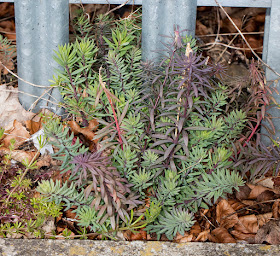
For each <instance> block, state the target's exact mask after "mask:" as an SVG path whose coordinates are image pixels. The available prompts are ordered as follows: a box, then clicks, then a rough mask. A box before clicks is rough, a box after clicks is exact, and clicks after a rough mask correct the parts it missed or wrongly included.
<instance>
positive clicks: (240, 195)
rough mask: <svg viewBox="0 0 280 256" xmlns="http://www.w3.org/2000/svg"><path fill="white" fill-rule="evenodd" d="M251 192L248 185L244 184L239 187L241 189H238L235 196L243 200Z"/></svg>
mask: <svg viewBox="0 0 280 256" xmlns="http://www.w3.org/2000/svg"><path fill="white" fill-rule="evenodd" d="M250 192H251V189H250V188H249V187H248V186H247V185H244V186H242V187H240V188H239V191H236V193H235V196H236V198H237V199H238V200H240V201H242V200H244V199H248V196H249V195H250Z"/></svg>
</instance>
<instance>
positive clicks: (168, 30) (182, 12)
mask: <svg viewBox="0 0 280 256" xmlns="http://www.w3.org/2000/svg"><path fill="white" fill-rule="evenodd" d="M142 6H143V16H142V27H143V30H142V33H143V34H142V50H143V60H155V59H156V58H158V57H159V56H160V53H159V52H158V51H159V50H161V49H163V48H164V47H163V45H162V44H161V43H160V42H164V43H166V42H167V41H168V40H170V39H168V38H164V37H162V35H167V36H171V35H172V36H173V35H174V25H179V26H180V29H181V30H183V29H186V30H187V31H186V32H185V34H188V35H192V36H194V35H195V21H196V8H197V0H176V1H174V0H152V1H151V0H143V2H142Z"/></svg>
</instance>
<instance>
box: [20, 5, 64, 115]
mask: <svg viewBox="0 0 280 256" xmlns="http://www.w3.org/2000/svg"><path fill="white" fill-rule="evenodd" d="M15 20H16V34H17V59H18V75H19V77H20V78H22V79H24V80H25V81H27V82H29V83H32V84H35V85H40V86H42V87H38V86H33V85H31V84H29V83H27V82H25V81H22V80H19V81H18V87H19V91H24V92H25V93H24V94H20V95H19V100H20V102H21V104H22V105H23V107H24V108H25V109H29V108H30V107H31V106H32V104H33V103H34V102H36V100H37V99H38V97H41V95H43V96H42V98H40V100H39V101H38V103H37V104H36V106H35V108H34V109H33V111H34V112H37V111H39V110H40V109H41V108H43V107H48V108H51V110H52V111H54V112H57V113H61V112H62V111H61V110H59V108H58V106H57V105H55V104H51V103H50V102H49V101H53V102H56V103H58V102H59V101H61V96H60V94H59V92H58V90H57V89H52V90H50V91H49V94H51V95H49V94H48V93H47V94H44V93H45V92H46V90H49V89H50V88H49V87H48V86H49V85H50V82H49V81H48V80H49V79H51V78H52V77H53V75H54V69H55V68H58V65H57V64H56V62H55V61H54V60H53V57H52V56H53V54H54V50H56V49H57V47H58V45H61V44H65V43H67V42H68V40H69V0H59V1H58V0H38V1H34V0H15ZM44 86H45V87H44ZM46 86H47V87H46ZM30 95H34V96H30ZM48 100H49V101H48ZM33 105H34V104H33Z"/></svg>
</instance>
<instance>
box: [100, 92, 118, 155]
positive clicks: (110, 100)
mask: <svg viewBox="0 0 280 256" xmlns="http://www.w3.org/2000/svg"><path fill="white" fill-rule="evenodd" d="M104 91H105V94H106V96H107V98H108V100H109V102H110V105H111V108H112V111H113V115H114V119H115V123H116V128H117V131H118V135H119V142H120V144H121V148H122V150H123V141H122V137H121V129H120V125H119V122H118V118H117V114H116V111H115V108H114V105H113V102H112V99H111V97H110V95H109V94H108V93H107V91H106V90H104Z"/></svg>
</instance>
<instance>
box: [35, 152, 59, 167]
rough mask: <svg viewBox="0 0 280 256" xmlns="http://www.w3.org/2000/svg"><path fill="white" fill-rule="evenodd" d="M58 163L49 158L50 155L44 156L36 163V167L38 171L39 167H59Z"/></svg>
mask: <svg viewBox="0 0 280 256" xmlns="http://www.w3.org/2000/svg"><path fill="white" fill-rule="evenodd" d="M59 164H60V161H58V160H55V159H53V158H52V157H51V155H46V154H44V155H43V156H42V157H40V158H39V159H38V161H37V163H36V165H37V167H38V168H39V169H40V168H41V167H43V166H45V167H50V166H56V165H59Z"/></svg>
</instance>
